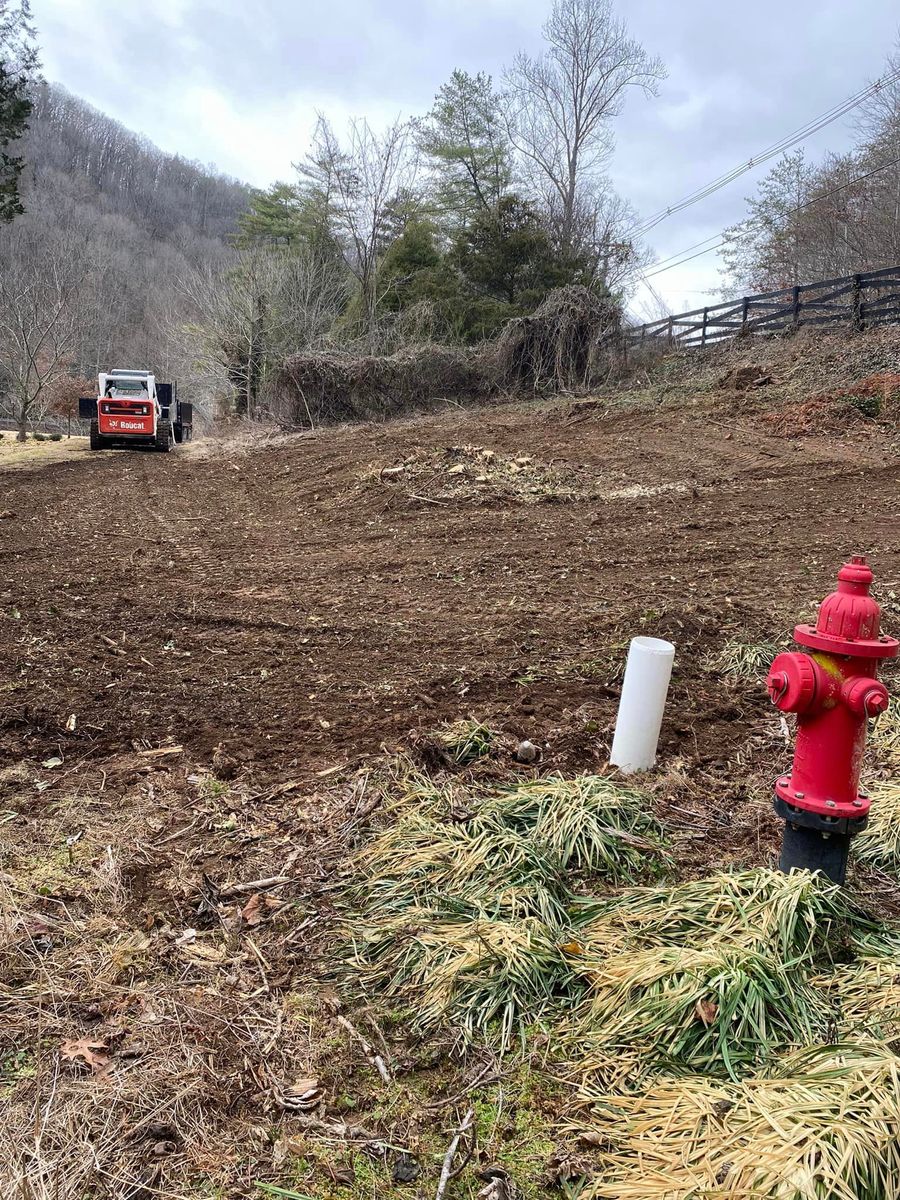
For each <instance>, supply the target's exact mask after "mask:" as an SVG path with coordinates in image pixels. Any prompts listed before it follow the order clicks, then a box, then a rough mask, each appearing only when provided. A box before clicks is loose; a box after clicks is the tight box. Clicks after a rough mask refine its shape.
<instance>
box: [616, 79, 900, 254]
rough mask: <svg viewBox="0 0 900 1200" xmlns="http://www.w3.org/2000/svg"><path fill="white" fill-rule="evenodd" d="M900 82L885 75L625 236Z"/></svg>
mask: <svg viewBox="0 0 900 1200" xmlns="http://www.w3.org/2000/svg"><path fill="white" fill-rule="evenodd" d="M898 80H900V70H897V71H894V72H893V73H892V74H890V75H887V76H885V77H884V78H883V79H877V80H876V81H875V82H874V83H872V84H869V86H868V87H865V88H863V89H862V90H861V91H859V92H856V93H855V94H854V95H852V96H850V97H848V98H847V99H846V100H843V101H841V103H840V104H836V105H834V107H833V108H830V109H828V111H827V112H825V113H822V114H820V115H819V116H818V117H814V118H813V119H812V120H810V121H807V122H806V124H805V125H801V126H800V127H799V128H798V129H795V130H794V131H793V132H792V133H789V134H787V135H786V136H785V137H783V138H781V139H780V140H779V141H777V142H773V143H772V145H770V146H767V147H766V148H765V149H764V150H762V151H761V152H760V153H759V154H756V155H754V156H753V157H752V158H749V159H747V160H745V161H744V162H742V163H740V164H738V166H736V167H733V168H732V169H731V170H730V171H726V172H725V173H724V174H723V175H720V176H718V178H717V179H714V180H712V182H710V183H708V184H705V185H704V186H703V187H700V188H697V189H696V190H695V191H693V192H690V193H689V194H688V195H687V196H684V197H683V198H682V199H681V200H679V201H677V202H676V203H675V204H671V205H668V206H667V207H666V208H663V209H659V210H658V211H657V212H655V213H652V214H651V215H650V216H649V217H646V218H645V219H644V220H642V221H638V222H636V223H635V224H634V225H633V226H632V227H631V228H630V229H629V230H627V232H626V234H625V236H626V237H640V236H642V235H643V234H645V233H647V232H648V231H649V230H651V229H652V228H654V226H656V225H658V224H659V223H660V222H661V221H665V220H666V218H667V217H671V216H673V215H674V214H675V213H677V212H681V211H682V210H683V209H685V208H689V207H690V206H691V205H693V204H697V203H699V201H701V200H705V199H706V198H707V196H711V195H712V194H713V193H714V192H717V191H719V190H720V189H721V188H723V187H725V186H726V185H727V184H729V183H731V182H733V181H734V180H735V179H738V178H740V176H741V175H745V174H746V173H747V172H748V171H752V170H753V168H754V167H758V166H761V165H762V164H763V163H766V162H768V161H769V160H770V159H772V158H775V157H776V156H777V155H779V154H783V153H784V151H786V150H790V149H791V147H793V146H796V145H797V143H798V142H802V141H805V140H806V139H807V138H809V137H811V136H812V135H813V134H814V133H818V131H819V130H820V129H824V128H825V126H826V125H830V124H832V123H833V122H834V121H837V120H838V119H839V118H840V117H842V116H844V115H845V114H846V113H848V112H850V111H851V110H852V109H854V108H857V107H858V106H859V105H860V104H862V103H863V101H864V100H867V99H869V97H870V96H874V95H875V94H876V92H879V91H881V89H882V88H884V87H887V86H889V85H890V84H892V83H895V82H897V81H898Z"/></svg>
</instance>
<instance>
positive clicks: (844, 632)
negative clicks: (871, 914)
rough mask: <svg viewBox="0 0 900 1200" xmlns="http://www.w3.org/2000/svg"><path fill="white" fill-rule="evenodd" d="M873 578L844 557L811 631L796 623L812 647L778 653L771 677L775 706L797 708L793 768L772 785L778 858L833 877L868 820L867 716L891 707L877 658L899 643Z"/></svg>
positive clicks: (842, 870) (860, 563)
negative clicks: (889, 631) (886, 624)
mask: <svg viewBox="0 0 900 1200" xmlns="http://www.w3.org/2000/svg"><path fill="white" fill-rule="evenodd" d="M872 579H873V575H872V571H871V569H870V568H869V566H868V564H867V562H866V560H865V558H864V557H862V556H856V557H854V558H852V559H851V560H850V562H848V563H844V565H843V566H842V567H841V569H840V571H839V572H838V586H837V591H836V592H832V593H831V595H830V596H827V597H826V598H825V599H824V600H823V601H822V603H821V605H820V606H819V616H818V620H817V621H816V626H815V628H813V627H812V626H811V625H798V626H797V627H796V629H795V630H794V640H795V641H797V642H799V643H800V645H801V646H806V647H808V648H809V651H810V653H808V654H803V653H801V652H799V651H796V652H792V653H788V654H779V655H778V657H777V658H776V659H775V661H774V662H773V663H772V666H771V668H770V669H769V675H768V678H767V679H766V687H767V688H768V690H769V695H770V696H771V698H772V703H773V704H775V705H777V707H778V708H780V709H781V711H782V712H792V713H796V714H797V744H796V748H795V750H794V765H793V769H792V771H791V774H790V775H789V776H788V775H782V776H781V778H780V779H778V780H777V782H776V784H775V811H776V812H777V813H778V815H779V816H780V817H783V818H784V821H785V829H784V841H783V843H782V849H781V862H780V864H779V865H780V867H781V870H782V871H791V870H797V869H799V868H804V867H805V868H808V869H809V870H811V871H821V872H822V873H823V874H824V875H827V876H828V878H829V879H832V880H834V882H835V883H843V882H844V877H845V875H846V873H847V855H848V852H849V848H850V839H851V837H853V835H854V834H855V833H858V832H859V831H860V830H861V829H863V828H864V827H865V824H866V822H867V820H868V813H869V798H868V796H867V795H866V794H865V793H864V792H860V790H859V773H860V768H861V766H862V757H863V750H864V748H865V742H866V721H867V719H868V718H869V717H876V716H878V714H879V713H882V712H884V710H885V709H886V708H887V706H888V693H887V688H886V687H885V686H884V684H883V683H882V682H881V681H880V680H879V679H878V678H877V677H876V672H877V670H878V660H879V659H881V658H892V657H893V656H894V655H895V654H896V653H897V649H898V645H900V643H898V642H897V639H896V638H891V637H887V636H886V635H885V634H882V633H881V607H880V606H879V605H878V604H877V603H876V601H875V600H873V599H872V597H871V596H870V595H869V587H870V585H871V583H872Z"/></svg>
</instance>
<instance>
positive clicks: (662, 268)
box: [644, 155, 900, 280]
mask: <svg viewBox="0 0 900 1200" xmlns="http://www.w3.org/2000/svg"><path fill="white" fill-rule="evenodd" d="M897 163H900V155H898V156H897V157H896V158H892V159H891V160H890V161H889V162H886V163H882V164H881V165H880V166H878V167H875V168H873V169H872V170H871V171H866V172H865V174H863V175H857V176H856V178H855V179H848V180H847V182H846V183H841V184H839V185H838V186H837V187H835V188H832V189H831V191H829V192H825V194H824V195H822V196H814V197H813V198H812V200H807V201H805V203H803V204H798V205H797V207H796V208H793V209H791V216H796V215H797V213H799V212H802V211H803V209H804V208H812V206H813V205H814V204H821V203H822V201H823V200H830V199H831V197H832V196H836V195H837V193H838V192H843V191H845V190H846V189H847V188H848V187H853V185H854V184H855V183H862V182H863V180H865V179H871V178H872V176H873V175H878V174H879V173H880V172H881V171H886V170H887V169H888V167H893V166H895V165H896V164H897ZM714 237H720V235H719V234H717V233H715V234H712V235H711V237H708V238H706V239H705V240H706V241H711V240H712V238H714ZM726 240H727V239H726V238H721V240H720V241H718V242H717V243H716V244H715V245H714V246H708V247H707V248H706V249H705V250H699V251H698V252H697V253H696V254H688V251H690V250H694V249H696V247H697V246H702V245H703V242H695V243H694V245H693V246H686V247H685V249H684V250H679V251H678V252H677V253H676V254H672V255H670V256H669V258H664V259H663V260H662V263H663V264H665V263H669V266H664V265H660V264H654V267H658V269H654V270H653V271H649V272H647V274H646V275H644V279H645V280H647V279H651V278H652V277H653V276H654V275H662V274H663V273H664V272H666V271H671V270H672V268H673V267H680V266H682V265H683V264H684V263H687V262H691V261H692V260H693V259H695V258H701V257H702V256H703V255H704V254H711V253H712V251H713V250H720V249H721V248H722V246H724V245H725V242H726ZM683 254H688V257H687V258H682V257H681V255H683ZM675 258H677V259H678V261H677V262H672V261H671V259H675Z"/></svg>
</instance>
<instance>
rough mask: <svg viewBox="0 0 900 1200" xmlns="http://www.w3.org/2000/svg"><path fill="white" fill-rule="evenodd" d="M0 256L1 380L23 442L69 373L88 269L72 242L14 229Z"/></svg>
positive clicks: (22, 227)
mask: <svg viewBox="0 0 900 1200" xmlns="http://www.w3.org/2000/svg"><path fill="white" fill-rule="evenodd" d="M3 242H4V244H3V245H2V246H0V254H2V258H3V261H4V266H3V270H2V271H0V380H2V384H3V390H4V392H5V394H6V397H7V404H8V406H9V407H10V408H11V410H12V415H13V417H14V418H15V421H16V425H17V428H18V433H17V438H18V440H19V441H20V442H24V441H25V438H26V435H27V431H28V426H29V424H30V423H31V422H32V421H34V420H37V419H39V418H40V417H41V416H42V415H43V413H44V412H45V411H46V408H47V405H48V404H49V401H50V399H51V396H52V387H53V384H54V383H55V382H56V381H57V380H58V379H59V378H60V377H61V376H63V375H66V374H68V372H69V366H70V363H71V361H72V355H73V352H74V349H75V346H76V343H77V339H78V334H79V330H80V325H81V322H82V320H83V317H82V312H81V307H80V305H79V303H78V293H79V290H80V289H81V288H82V287H83V285H84V281H85V275H86V264H85V261H84V256H83V253H82V251H83V247H82V246H81V245H79V244H76V242H75V241H74V239H73V238H71V237H68V238H67V237H62V236H61V237H59V238H56V239H52V240H51V239H48V238H47V237H45V236H43V234H42V233H41V231H40V230H38V229H37V228H35V227H34V226H33V225H29V224H26V223H24V222H20V223H17V224H15V225H13V226H12V227H11V228H10V230H9V231H8V232H7V234H6V235H5V236H4V239H3Z"/></svg>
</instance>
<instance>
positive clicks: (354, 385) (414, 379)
mask: <svg viewBox="0 0 900 1200" xmlns="http://www.w3.org/2000/svg"><path fill="white" fill-rule="evenodd" d="M620 357H621V311H620V309H619V307H618V305H617V304H616V303H615V301H614V300H612V299H611V298H610V297H604V296H599V295H597V294H596V293H595V292H592V291H591V290H590V289H588V288H585V287H577V286H574V285H573V286H570V287H564V288H558V289H557V290H556V291H553V292H551V293H550V294H549V296H547V298H546V300H545V301H544V302H543V304H541V306H540V308H538V309H537V310H536V312H534V313H533V314H532V315H531V316H529V317H517V318H515V319H514V320H512V321H510V322H508V324H507V325H506V326H505V328H504V329H503V331H502V332H501V333H500V335H499V337H498V338H497V339H496V341H493V342H486V343H485V344H484V345H482V346H479V347H477V348H474V349H463V348H458V347H452V346H443V345H440V344H438V343H434V342H427V343H425V344H423V345H413V346H408V347H407V348H405V349H403V350H398V351H397V352H396V353H394V354H388V355H363V356H354V355H351V354H344V353H340V352H337V351H329V352H327V353H317V354H295V355H293V356H292V357H290V358H288V359H286V360H285V362H284V363H283V364H282V366H281V368H280V370H279V371H278V373H277V376H276V379H275V381H274V385H273V407H274V410H275V412H276V413H277V414H279V415H280V416H281V417H282V419H284V420H287V421H291V422H293V423H295V424H300V425H314V424H318V423H319V422H330V421H362V420H377V419H378V418H385V417H394V416H399V415H401V414H402V413H408V412H414V411H421V410H424V409H428V408H431V407H433V406H435V405H436V404H439V403H441V402H442V401H444V400H453V401H469V402H473V401H478V400H486V399H489V398H490V397H492V396H494V395H496V394H497V393H499V392H503V391H507V392H523V391H524V392H546V393H556V392H576V391H581V390H584V389H586V388H590V387H592V386H594V385H596V384H599V383H602V382H604V381H605V380H607V379H608V378H609V376H610V374H611V373H612V371H613V370H614V369H615V367H616V365H617V363H618V362H619V360H620Z"/></svg>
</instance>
